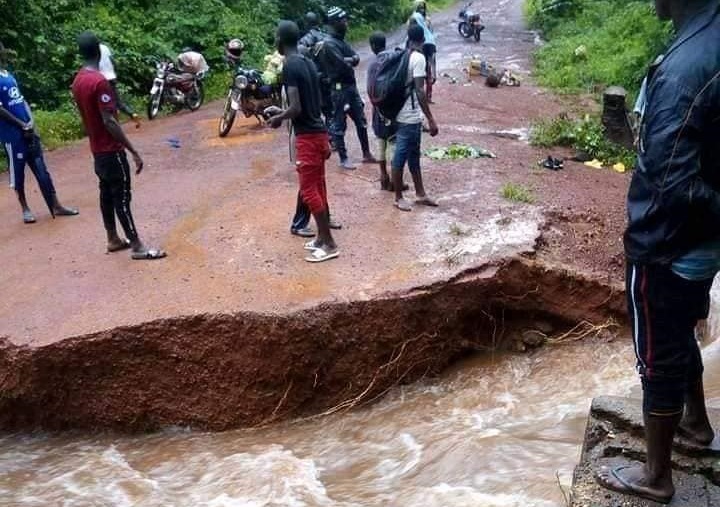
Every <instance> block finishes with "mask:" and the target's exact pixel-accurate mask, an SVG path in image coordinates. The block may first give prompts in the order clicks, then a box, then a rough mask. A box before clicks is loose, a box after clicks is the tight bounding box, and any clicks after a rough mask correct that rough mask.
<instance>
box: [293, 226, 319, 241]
mask: <svg viewBox="0 0 720 507" xmlns="http://www.w3.org/2000/svg"><path fill="white" fill-rule="evenodd" d="M290 234H292V235H293V236H300V237H301V238H314V237H315V231H313V230H312V229H311V228H310V227H303V228H302V229H290Z"/></svg>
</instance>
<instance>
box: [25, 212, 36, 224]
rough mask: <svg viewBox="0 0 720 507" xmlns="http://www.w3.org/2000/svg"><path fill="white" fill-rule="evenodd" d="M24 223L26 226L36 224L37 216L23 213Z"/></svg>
mask: <svg viewBox="0 0 720 507" xmlns="http://www.w3.org/2000/svg"><path fill="white" fill-rule="evenodd" d="M23 222H24V223H26V224H34V223H35V222H37V220H35V215H33V214H32V213H30V212H29V211H23Z"/></svg>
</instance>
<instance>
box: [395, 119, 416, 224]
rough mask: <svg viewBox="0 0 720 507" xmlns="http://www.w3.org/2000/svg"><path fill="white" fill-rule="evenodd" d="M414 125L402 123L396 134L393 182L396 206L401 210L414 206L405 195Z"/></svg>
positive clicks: (410, 209) (410, 208)
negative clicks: (405, 174) (404, 185)
mask: <svg viewBox="0 0 720 507" xmlns="http://www.w3.org/2000/svg"><path fill="white" fill-rule="evenodd" d="M411 130H412V125H405V124H400V125H398V131H397V134H396V142H395V155H394V156H393V159H392V183H393V189H394V191H395V207H396V208H397V209H399V210H400V211H412V206H411V205H410V203H409V202H407V201H406V200H405V198H404V197H403V170H404V169H405V163H406V162H407V160H408V153H409V142H410V138H411V137H412V136H411V135H410V131H411Z"/></svg>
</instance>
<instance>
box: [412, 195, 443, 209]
mask: <svg viewBox="0 0 720 507" xmlns="http://www.w3.org/2000/svg"><path fill="white" fill-rule="evenodd" d="M415 204H418V205H420V206H429V207H431V208H437V207H438V203H437V202H435V201H433V200H432V199H430V198H429V197H428V196H425V197H420V198H418V199H415Z"/></svg>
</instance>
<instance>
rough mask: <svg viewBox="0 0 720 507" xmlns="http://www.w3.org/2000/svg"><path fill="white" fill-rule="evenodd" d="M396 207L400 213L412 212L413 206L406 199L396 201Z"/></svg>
mask: <svg viewBox="0 0 720 507" xmlns="http://www.w3.org/2000/svg"><path fill="white" fill-rule="evenodd" d="M395 207H396V208H397V209H399V210H400V211H412V206H411V205H410V203H409V202H407V201H406V200H405V199H401V200H399V201H395Z"/></svg>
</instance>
